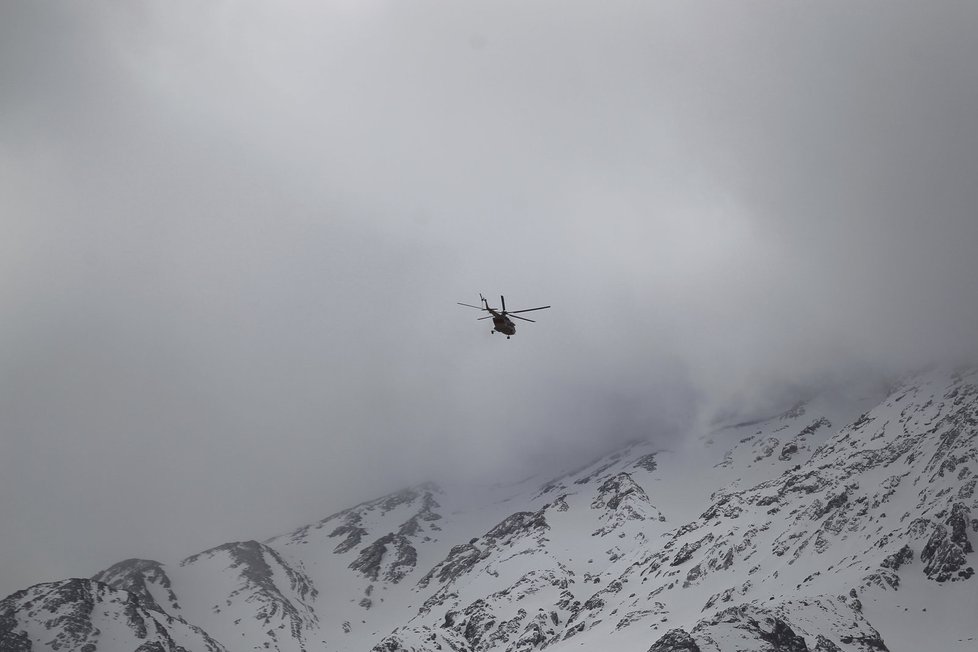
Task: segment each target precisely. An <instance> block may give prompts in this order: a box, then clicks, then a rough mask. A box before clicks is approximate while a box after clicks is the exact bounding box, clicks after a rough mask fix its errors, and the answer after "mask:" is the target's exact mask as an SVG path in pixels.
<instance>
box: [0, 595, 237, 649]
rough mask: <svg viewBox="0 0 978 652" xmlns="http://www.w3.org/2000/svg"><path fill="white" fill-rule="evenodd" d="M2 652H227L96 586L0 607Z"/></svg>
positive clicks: (178, 622)
mask: <svg viewBox="0 0 978 652" xmlns="http://www.w3.org/2000/svg"><path fill="white" fill-rule="evenodd" d="M0 649H2V650H3V651H4V652H27V651H29V650H41V649H52V650H64V651H77V652H96V651H97V650H137V649H138V650H141V651H146V652H149V651H156V650H159V651H160V652H185V651H187V650H199V651H201V652H226V650H225V648H224V647H223V646H222V645H220V644H219V643H218V642H217V641H215V640H213V639H212V638H211V637H210V636H208V635H207V634H206V633H205V632H204V631H203V630H201V629H199V628H197V627H194V626H192V625H190V624H188V623H187V622H186V621H184V620H183V619H181V618H176V617H173V616H169V615H167V614H165V613H162V612H161V611H160V610H159V609H157V608H150V607H148V606H147V605H146V604H145V603H144V602H143V601H142V600H141V599H140V598H139V597H138V596H137V595H135V594H134V593H130V592H128V591H124V590H117V589H114V588H112V587H110V586H108V585H107V584H103V583H101V582H97V581H95V580H84V579H72V580H66V581H64V582H52V583H48V584H38V585H36V586H33V587H31V588H29V589H26V590H24V591H19V592H17V593H14V594H13V595H11V596H10V597H8V598H6V599H5V600H3V601H2V602H0Z"/></svg>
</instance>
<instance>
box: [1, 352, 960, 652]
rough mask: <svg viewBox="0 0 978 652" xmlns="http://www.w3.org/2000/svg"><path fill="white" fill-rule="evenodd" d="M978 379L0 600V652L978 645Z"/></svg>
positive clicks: (409, 500) (399, 496) (658, 651)
mask: <svg viewBox="0 0 978 652" xmlns="http://www.w3.org/2000/svg"><path fill="white" fill-rule="evenodd" d="M976 484H978V372H975V371H967V372H950V371H930V372H927V373H924V374H920V375H917V376H914V377H912V378H909V379H908V380H906V381H905V382H904V383H902V384H901V385H900V386H899V387H897V388H895V389H894V390H893V391H892V392H889V393H887V392H879V393H872V392H870V393H866V394H864V395H860V396H856V397H851V396H843V394H842V393H841V392H840V393H839V395H830V394H824V395H821V396H819V397H816V398H814V399H812V400H810V401H808V402H805V403H801V404H798V405H796V406H794V407H792V408H791V409H789V410H788V411H786V412H784V413H782V414H778V415H775V416H772V417H770V418H765V419H761V420H758V421H753V422H750V423H740V424H735V425H730V426H727V427H722V428H718V429H715V430H713V431H711V432H708V433H704V434H703V435H702V436H701V437H700V438H698V439H691V440H689V441H686V442H685V443H684V444H683V446H682V448H678V449H674V450H660V449H658V448H656V446H655V445H653V444H650V443H635V444H632V445H629V446H627V447H625V448H623V449H621V450H618V451H616V452H614V453H613V454H611V455H608V456H606V457H603V458H601V459H599V460H597V461H594V462H592V463H590V464H588V465H586V466H584V467H582V468H580V469H577V470H575V471H572V472H569V473H567V474H565V475H562V476H560V477H558V478H553V479H545V480H544V481H541V479H539V478H537V479H531V480H526V481H524V482H522V483H519V484H515V485H509V486H498V487H493V488H491V489H486V490H482V491H479V492H478V499H477V500H476V499H473V498H472V495H471V493H472V492H464V493H458V492H455V491H453V490H448V489H445V488H442V487H439V486H436V485H434V484H425V485H421V486H417V487H412V488H410V489H407V490H404V491H401V492H398V493H396V494H392V495H389V496H385V497H383V498H380V499H377V500H373V501H369V502H365V503H362V504H360V505H357V506H355V507H351V508H350V509H347V510H344V511H342V512H339V513H337V514H333V515H332V516H329V517H327V518H324V519H323V520H321V521H319V522H316V523H312V524H310V525H307V526H304V527H301V528H299V529H297V530H295V531H294V532H290V533H287V534H283V535H281V536H277V537H274V538H271V539H268V540H265V541H262V542H259V541H243V542H232V543H227V544H224V545H222V546H218V547H216V548H213V549H211V550H207V551H204V552H202V553H200V554H197V555H194V556H192V557H189V558H187V559H185V560H183V561H181V562H179V563H175V564H160V563H158V562H155V561H148V560H139V559H130V560H127V561H123V562H120V563H119V564H116V565H114V566H112V567H111V568H109V569H106V570H105V571H102V572H100V573H98V574H97V575H96V576H95V577H93V578H91V579H69V580H65V581H63V582H55V583H49V584H39V585H36V586H33V587H30V588H28V589H25V590H23V591H19V592H17V593H15V594H13V595H11V596H9V597H7V598H6V599H4V600H3V601H2V602H0V650H2V651H3V652H8V651H13V650H17V651H26V650H47V649H55V650H64V651H68V650H79V651H83V652H94V651H96V650H105V651H110V652H113V651H115V650H120V651H121V650H140V651H141V652H149V651H179V650H186V651H190V652H196V651H201V652H203V651H207V652H220V651H224V650H228V651H237V650H242V651H244V650H278V651H281V652H300V651H311V650H331V651H332V650H335V651H351V652H352V651H361V652H368V651H371V650H372V651H374V652H397V651H401V650H404V651H408V650H410V651H434V650H444V651H453V652H469V651H471V652H487V651H490V650H493V651H496V650H498V651H500V652H503V651H506V652H529V651H531V650H539V649H544V648H546V649H548V650H553V651H554V652H563V651H567V650H572V649H584V650H612V649H613V650H622V651H624V652H629V651H635V652H645V651H646V650H653V651H655V652H680V651H683V652H695V651H697V650H701V651H703V652H707V651H724V652H726V651H728V650H731V651H732V650H785V651H793V652H797V651H803V650H811V651H816V650H817V651H819V652H830V651H837V650H845V651H857V650H858V651H866V652H869V651H880V650H894V651H900V650H942V651H951V650H962V651H964V650H968V651H973V650H975V649H978V579H976V578H975V577H974V575H975V570H974V568H975V567H976V566H978V557H976V553H975V551H974V541H975V540H976V539H978V534H976V533H978V497H976V492H975V490H976Z"/></svg>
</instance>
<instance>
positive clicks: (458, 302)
mask: <svg viewBox="0 0 978 652" xmlns="http://www.w3.org/2000/svg"><path fill="white" fill-rule="evenodd" d="M455 303H457V304H458V305H460V306H465V307H467V308H475V309H476V310H485V308H483V307H481V306H473V305H472V304H471V303H462V302H461V301H456V302H455Z"/></svg>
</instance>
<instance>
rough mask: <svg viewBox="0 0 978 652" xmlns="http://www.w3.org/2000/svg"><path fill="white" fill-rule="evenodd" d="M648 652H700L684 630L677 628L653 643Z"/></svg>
mask: <svg viewBox="0 0 978 652" xmlns="http://www.w3.org/2000/svg"><path fill="white" fill-rule="evenodd" d="M649 652H700V647H699V646H698V645H697V644H696V641H695V640H694V639H693V637H692V636H690V635H689V633H688V632H687V631H686V630H684V629H681V628H678V627H677V628H676V629H670V630H669V631H668V632H666V633H665V634H664V635H663V636H662V638H660V639H659V640H658V641H656V642H655V643H653V644H652V647H650V648H649Z"/></svg>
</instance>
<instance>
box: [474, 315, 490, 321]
mask: <svg viewBox="0 0 978 652" xmlns="http://www.w3.org/2000/svg"><path fill="white" fill-rule="evenodd" d="M483 319H492V315H486V316H485V317H479V318H478V319H476V321H482V320H483Z"/></svg>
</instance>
